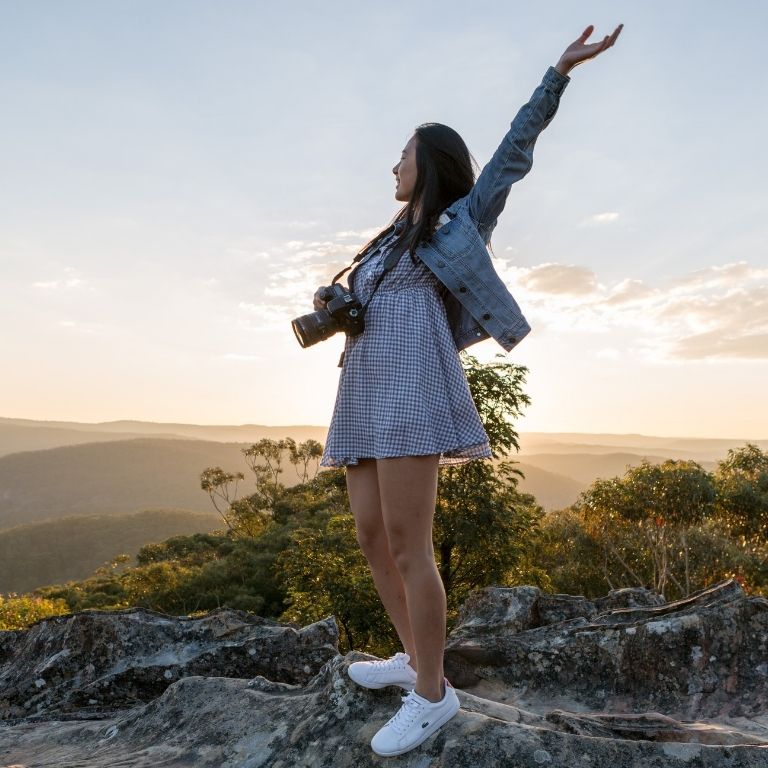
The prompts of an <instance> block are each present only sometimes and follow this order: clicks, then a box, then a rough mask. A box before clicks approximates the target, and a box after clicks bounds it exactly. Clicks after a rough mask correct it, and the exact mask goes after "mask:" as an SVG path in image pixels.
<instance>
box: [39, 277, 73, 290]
mask: <svg viewBox="0 0 768 768" xmlns="http://www.w3.org/2000/svg"><path fill="white" fill-rule="evenodd" d="M86 284H87V283H86V281H85V280H81V279H80V278H79V277H69V278H67V279H66V280H39V281H37V282H35V283H32V287H33V288H42V289H43V290H48V291H58V290H62V289H63V290H67V289H69V288H80V287H82V286H84V285H86Z"/></svg>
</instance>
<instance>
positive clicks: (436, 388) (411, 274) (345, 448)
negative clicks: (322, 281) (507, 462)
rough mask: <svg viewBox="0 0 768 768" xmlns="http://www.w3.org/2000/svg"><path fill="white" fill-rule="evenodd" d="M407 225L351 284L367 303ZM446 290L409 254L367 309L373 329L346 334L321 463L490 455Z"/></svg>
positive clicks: (454, 460) (450, 460)
mask: <svg viewBox="0 0 768 768" xmlns="http://www.w3.org/2000/svg"><path fill="white" fill-rule="evenodd" d="M403 223H404V222H398V225H399V226H396V228H395V231H394V232H392V234H391V235H389V236H388V237H387V238H385V239H384V240H383V241H382V242H381V243H379V245H378V246H377V248H376V249H375V250H374V251H372V252H370V253H368V254H366V256H365V257H364V258H363V259H362V260H361V261H360V263H359V265H358V266H357V267H356V268H355V269H354V270H353V272H351V273H350V275H349V287H350V288H351V289H352V290H353V291H354V292H355V294H356V295H357V296H358V298H359V299H360V301H362V302H363V304H365V302H366V301H367V300H368V297H369V296H370V295H371V290H372V289H373V286H374V285H375V283H376V280H377V279H378V277H379V275H380V274H381V273H382V272H383V271H384V263H383V260H384V257H385V256H386V255H387V253H388V252H389V250H390V247H391V245H392V242H393V241H394V239H395V237H396V236H397V234H399V232H400V226H402V224H403ZM441 288H442V284H441V283H440V281H439V280H438V279H437V278H436V277H435V276H434V275H433V274H432V272H431V271H430V270H429V269H428V268H427V267H426V266H425V265H424V264H423V263H422V262H421V261H420V260H418V259H416V260H415V263H414V260H413V259H412V258H411V254H410V253H408V252H406V253H404V254H403V255H402V256H401V257H400V260H399V261H398V263H397V265H396V266H395V268H394V269H393V270H391V271H390V272H389V273H388V274H387V275H386V277H384V279H383V280H382V282H381V284H380V285H379V287H378V288H377V289H376V292H375V293H374V295H373V299H372V300H371V303H370V304H369V305H368V308H367V310H366V315H365V330H364V331H363V333H361V334H359V335H358V336H347V337H346V341H345V344H344V361H343V367H342V369H341V373H340V375H339V388H338V391H337V393H336V405H335V407H334V410H333V416H332V418H331V425H330V428H329V430H328V436H327V438H326V442H325V448H324V450H323V455H322V458H321V459H320V466H322V467H341V466H346V465H349V464H357V463H358V459H359V458H377V459H383V458H388V457H392V456H422V455H426V454H436V453H439V454H440V459H439V464H440V465H446V464H463V463H465V462H467V461H470V460H472V459H482V458H490V457H491V455H492V454H491V448H490V445H489V443H488V435H487V434H486V432H485V430H484V428H483V425H482V422H481V421H480V416H479V415H478V412H477V408H476V407H475V404H474V402H473V400H472V396H471V394H470V391H469V385H468V384H467V378H466V375H465V374H464V371H463V369H462V366H461V361H460V359H459V353H458V351H457V350H456V344H455V342H454V340H453V336H452V335H451V330H450V327H449V325H448V319H447V317H446V314H445V307H444V305H443V301H442V298H441V295H440V290H441Z"/></svg>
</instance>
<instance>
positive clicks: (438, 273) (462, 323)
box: [315, 24, 623, 755]
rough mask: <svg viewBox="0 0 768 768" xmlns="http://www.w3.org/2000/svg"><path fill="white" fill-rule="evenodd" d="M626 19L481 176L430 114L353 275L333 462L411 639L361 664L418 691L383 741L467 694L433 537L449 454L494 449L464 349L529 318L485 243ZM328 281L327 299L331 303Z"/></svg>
mask: <svg viewBox="0 0 768 768" xmlns="http://www.w3.org/2000/svg"><path fill="white" fill-rule="evenodd" d="M622 26H623V25H621V24H620V25H619V26H618V27H617V28H616V30H615V31H614V32H613V34H612V35H610V36H608V35H606V36H605V38H604V39H603V40H602V41H601V42H599V43H592V44H586V40H587V38H588V37H589V36H590V34H591V33H592V30H593V26H592V25H590V26H588V27H587V28H586V29H585V30H584V32H583V34H582V35H581V37H579V39H578V40H576V41H575V42H574V43H572V44H571V45H569V46H568V48H566V50H565V52H564V53H563V55H562V56H561V57H560V60H559V62H558V64H557V66H556V67H549V69H548V70H547V73H546V74H545V76H544V80H543V81H542V85H541V86H539V88H537V90H536V92H535V93H534V97H533V98H532V100H531V101H530V102H529V103H528V104H527V105H526V106H525V107H523V108H522V109H521V110H520V112H519V113H518V115H517V117H516V118H515V121H514V122H513V123H512V126H511V129H510V131H509V133H508V134H507V136H505V138H504V141H503V142H502V145H501V146H500V147H499V149H498V150H497V152H496V153H495V154H494V157H493V158H492V160H491V161H490V162H489V163H488V165H486V167H485V168H484V169H483V172H482V173H481V174H480V176H479V177H478V179H477V182H474V175H473V172H472V166H471V162H470V160H471V157H470V154H469V151H468V150H467V147H466V145H465V143H464V142H463V140H462V139H461V137H460V136H459V135H458V134H457V133H456V132H455V131H453V130H452V129H450V128H448V127H447V126H444V125H440V124H438V123H425V124H424V125H421V126H419V127H417V128H416V130H415V133H414V135H413V136H412V137H411V139H410V140H409V141H408V143H407V144H406V145H405V148H404V149H403V152H402V155H401V158H400V161H399V162H398V163H397V165H395V167H394V168H393V169H392V172H393V173H394V174H395V177H396V191H395V199H396V200H398V201H400V202H403V203H405V205H404V206H403V208H402V209H401V210H400V212H399V213H398V215H397V216H396V218H395V221H394V224H393V225H392V226H390V227H387V228H386V229H385V230H384V231H383V232H381V233H380V234H379V235H378V236H377V237H375V238H374V239H373V240H372V241H371V242H370V243H369V244H368V245H366V247H365V248H364V249H363V250H362V251H361V253H360V254H358V257H357V258H356V259H355V261H357V262H358V264H357V267H356V269H355V270H353V271H352V272H351V273H350V275H349V288H350V290H351V291H353V292H354V293H355V294H356V296H357V297H358V298H359V299H360V301H361V302H362V303H363V304H364V305H366V314H365V330H364V331H363V333H362V334H359V335H356V336H350V335H348V336H347V337H346V341H345V347H344V353H343V356H342V359H343V367H342V371H341V374H340V378H339V390H338V393H337V398H336V405H335V408H334V412H333V416H332V419H331V425H330V429H329V432H328V438H327V441H326V445H325V449H324V451H323V456H322V458H321V461H320V464H321V466H329V467H333V466H336V467H339V466H346V467H347V469H346V481H347V490H348V494H349V502H350V507H351V510H352V513H353V515H354V517H355V523H356V528H357V539H358V542H359V544H360V547H361V548H362V551H363V553H364V555H365V557H366V559H367V560H368V563H369V565H370V568H371V572H372V575H373V579H374V583H375V584H376V588H377V590H378V593H379V596H380V597H381V600H382V603H383V604H384V607H385V608H386V610H387V612H388V614H389V616H390V618H391V620H392V622H393V624H394V626H395V629H396V630H397V634H398V636H399V638H400V641H401V642H402V645H403V649H404V650H403V652H402V653H397V654H395V656H393V657H392V658H390V659H387V660H385V661H374V662H356V663H354V664H351V665H350V667H349V670H348V673H349V676H350V677H351V678H352V679H353V680H354V681H355V682H357V683H358V684H360V685H363V686H365V687H367V688H383V687H384V686H387V685H399V686H400V687H401V688H404V689H405V690H407V691H409V693H408V695H407V696H404V697H403V705H402V706H401V707H400V709H399V710H398V711H397V713H395V715H394V716H393V717H392V718H391V719H390V720H389V721H388V722H387V723H386V724H385V725H384V726H383V727H382V728H381V729H380V730H379V731H378V732H377V733H376V735H375V736H374V737H373V739H372V741H371V747H372V748H373V750H374V752H376V753H377V754H379V755H399V754H402V753H403V752H407V751H408V750H410V749H413V748H414V747H416V746H418V745H419V744H421V743H422V742H423V741H424V740H425V739H426V738H428V737H429V736H430V735H431V734H433V733H434V732H435V731H436V730H438V729H439V728H440V726H441V725H443V724H444V723H446V722H447V721H448V720H450V718H452V717H453V716H454V715H455V714H456V712H457V711H458V709H459V700H458V697H457V696H456V692H455V691H454V690H453V688H452V686H451V685H450V683H448V681H447V680H446V679H445V677H444V675H443V650H444V644H445V628H446V616H445V610H446V600H445V591H444V589H443V584H442V581H441V579H440V575H439V573H438V570H437V566H436V564H435V557H434V551H433V548H432V519H433V515H434V512H435V504H436V497H437V477H438V467H439V466H442V465H446V464H459V463H463V462H466V461H471V460H473V459H482V458H489V457H491V456H492V453H491V449H490V445H489V442H488V436H487V435H486V433H485V430H484V428H483V425H482V423H481V421H480V418H479V415H478V412H477V409H476V408H475V405H474V403H473V401H472V397H471V395H470V392H469V387H468V384H467V380H466V376H465V375H464V372H463V369H462V367H461V362H460V359H459V356H458V350H459V349H463V348H465V347H466V346H469V344H472V343H475V342H476V341H480V340H482V339H483V338H487V337H489V336H493V337H494V338H496V339H497V341H499V343H500V344H502V346H503V347H504V348H505V349H506V350H509V349H511V348H512V346H514V345H515V344H517V343H518V342H519V341H520V339H521V338H522V337H523V336H524V335H525V334H526V333H527V332H528V331H529V330H530V327H529V326H528V325H527V323H526V322H525V319H524V318H523V317H522V314H521V313H520V312H519V308H518V307H517V304H516V303H515V301H514V299H513V298H512V297H511V295H510V294H509V292H508V291H506V289H505V288H504V287H503V284H501V281H500V280H499V278H498V276H497V275H496V274H495V271H494V270H493V267H492V265H491V262H490V259H489V258H488V256H487V251H486V249H485V244H487V243H488V242H489V241H490V234H491V232H492V230H493V228H494V226H495V224H496V220H497V217H498V214H499V213H500V212H501V210H502V209H503V207H504V203H505V201H506V197H507V194H508V192H509V186H510V184H511V183H513V182H514V181H516V180H518V179H519V178H522V176H524V175H525V173H527V172H528V170H529V169H530V167H531V164H532V152H533V145H534V143H535V140H536V136H537V135H538V134H539V133H540V132H541V130H543V128H544V127H546V125H547V124H548V123H549V121H550V120H551V119H552V117H553V115H554V113H555V111H556V110H557V105H558V101H559V96H560V94H561V93H562V91H563V89H564V87H565V85H566V84H567V83H568V82H570V77H569V76H568V72H569V71H571V70H572V69H573V67H575V66H576V65H577V64H580V63H581V62H583V61H586V60H587V59H590V58H593V57H595V56H596V55H597V54H599V53H601V52H603V51H605V50H607V49H608V48H610V47H611V46H612V45H613V44H614V43H615V41H616V38H617V37H618V36H619V33H620V32H621V29H622ZM398 254H399V258H397V259H394V257H395V256H398ZM387 256H389V257H390V258H389V260H386V257H387ZM393 259H394V266H391V264H392V262H393ZM385 260H386V261H385ZM385 266H386V267H388V268H387V269H385ZM344 271H346V270H344ZM340 274H343V272H342V273H340ZM337 277H338V276H337ZM336 279H337V278H334V281H335V280H336ZM321 290H322V289H318V292H317V293H316V294H315V309H316V310H317V309H321V308H322V307H323V306H324V302H323V301H322V300H321V298H320V297H319V294H320V292H321ZM366 302H368V303H366Z"/></svg>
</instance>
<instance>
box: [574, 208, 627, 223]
mask: <svg viewBox="0 0 768 768" xmlns="http://www.w3.org/2000/svg"><path fill="white" fill-rule="evenodd" d="M618 218H619V214H618V213H617V212H616V211H606V212H605V213H596V214H594V215H593V216H588V217H587V218H586V219H583V220H582V221H581V222H580V223H579V226H580V227H593V226H600V225H603V224H610V223H611V222H614V221H617V220H618Z"/></svg>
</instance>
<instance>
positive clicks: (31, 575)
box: [0, 509, 224, 593]
mask: <svg viewBox="0 0 768 768" xmlns="http://www.w3.org/2000/svg"><path fill="white" fill-rule="evenodd" d="M219 528H221V529H223V528H224V523H223V521H222V519H221V518H220V517H219V515H218V514H210V513H199V512H187V511H186V510H181V509H145V510H142V511H141V512H135V513H133V514H130V515H93V516H81V515H79V516H70V517H61V518H59V519H58V520H45V521H43V522H39V523H30V524H29V525H19V526H16V527H14V528H10V529H8V530H5V531H0V593H8V592H16V593H23V592H27V591H30V590H32V589H35V588H36V587H41V586H45V585H49V584H63V583H65V582H67V581H69V580H80V579H84V578H86V577H87V576H89V575H90V574H91V573H93V571H94V569H96V568H98V567H99V566H101V565H104V564H105V563H108V562H109V561H110V560H111V559H112V558H114V557H115V556H116V555H119V554H121V553H125V554H128V555H130V556H131V561H130V564H131V565H135V564H136V557H135V556H136V553H137V552H138V551H139V549H140V548H141V547H142V546H143V545H144V544H150V543H152V542H160V541H164V540H165V539H168V538H170V537H171V536H179V535H181V534H185V535H190V534H193V533H207V532H209V531H213V530H216V529H219Z"/></svg>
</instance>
